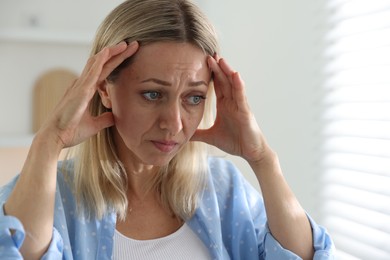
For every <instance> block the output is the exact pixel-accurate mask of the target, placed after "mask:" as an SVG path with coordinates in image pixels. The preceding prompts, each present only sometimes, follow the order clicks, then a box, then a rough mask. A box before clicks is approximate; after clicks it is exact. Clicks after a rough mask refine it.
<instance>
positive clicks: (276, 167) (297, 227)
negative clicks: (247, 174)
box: [250, 150, 314, 259]
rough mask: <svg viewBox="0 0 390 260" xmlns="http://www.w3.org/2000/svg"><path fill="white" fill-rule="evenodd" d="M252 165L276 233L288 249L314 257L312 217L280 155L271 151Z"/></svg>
mask: <svg viewBox="0 0 390 260" xmlns="http://www.w3.org/2000/svg"><path fill="white" fill-rule="evenodd" d="M250 166H251V167H252V169H253V171H254V172H255V174H256V177H257V179H258V181H259V183H260V187H261V191H262V193H263V197H264V204H265V208H266V213H267V218H268V225H269V228H270V230H271V233H272V235H273V236H274V237H275V239H276V240H277V241H278V242H279V243H280V244H281V245H282V246H283V247H284V248H286V249H288V250H290V251H292V252H294V253H295V254H297V255H299V256H300V257H302V258H303V259H312V258H313V253H314V249H313V239H312V230H311V226H310V223H309V220H308V218H307V216H306V213H305V211H304V210H303V208H302V207H301V205H300V204H299V202H298V200H297V199H296V197H295V195H294V194H293V192H292V191H291V189H290V187H289V186H288V184H287V182H286V180H285V178H284V176H283V173H282V171H281V168H280V164H279V160H278V157H277V155H276V154H275V153H274V152H273V151H271V150H268V151H267V155H266V156H264V158H263V159H262V160H261V161H259V162H256V163H250Z"/></svg>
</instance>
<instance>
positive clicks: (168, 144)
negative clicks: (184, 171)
mask: <svg viewBox="0 0 390 260" xmlns="http://www.w3.org/2000/svg"><path fill="white" fill-rule="evenodd" d="M152 143H153V144H154V146H155V147H156V148H157V149H159V150H160V151H161V152H164V153H169V152H172V150H173V149H175V147H176V145H177V144H178V143H176V142H173V141H152Z"/></svg>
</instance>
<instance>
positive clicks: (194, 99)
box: [188, 96, 206, 105]
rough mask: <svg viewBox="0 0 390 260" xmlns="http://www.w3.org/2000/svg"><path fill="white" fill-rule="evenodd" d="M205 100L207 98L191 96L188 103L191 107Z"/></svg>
mask: <svg viewBox="0 0 390 260" xmlns="http://www.w3.org/2000/svg"><path fill="white" fill-rule="evenodd" d="M204 99H206V97H204V96H191V97H189V98H188V103H189V104H191V105H198V104H200V103H201V102H202V100H204Z"/></svg>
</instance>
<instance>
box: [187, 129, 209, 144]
mask: <svg viewBox="0 0 390 260" xmlns="http://www.w3.org/2000/svg"><path fill="white" fill-rule="evenodd" d="M209 131H210V130H209V129H198V130H196V131H195V133H194V135H193V136H192V137H191V139H190V141H193V142H194V141H195V142H204V143H207V144H211V138H210V134H209Z"/></svg>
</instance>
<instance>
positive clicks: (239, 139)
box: [191, 56, 269, 162]
mask: <svg viewBox="0 0 390 260" xmlns="http://www.w3.org/2000/svg"><path fill="white" fill-rule="evenodd" d="M207 62H208V64H209V67H210V69H211V71H212V73H213V74H214V88H215V94H216V98H217V115H216V119H215V122H214V125H213V126H212V127H211V128H209V129H205V130H203V129H198V130H197V131H196V133H195V134H194V136H193V137H192V139H191V140H192V141H202V142H205V143H208V144H210V145H213V146H216V147H217V148H219V149H221V150H223V151H225V152H227V153H229V154H232V155H238V156H241V157H242V158H244V159H245V160H247V161H248V162H257V161H261V160H262V159H263V157H264V155H265V152H266V151H267V150H268V149H269V148H268V146H267V144H266V141H265V138H264V136H263V134H262V132H261V130H260V128H259V126H258V124H257V122H256V119H255V116H254V115H253V113H252V112H251V110H250V107H249V104H248V101H247V98H246V96H245V84H244V81H243V80H242V79H241V77H240V74H239V73H238V72H236V71H234V70H233V69H232V68H231V67H230V66H229V65H228V64H227V62H226V61H225V60H224V59H219V58H216V59H215V58H213V57H211V56H210V57H208V61H207Z"/></svg>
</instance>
